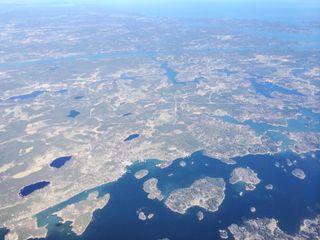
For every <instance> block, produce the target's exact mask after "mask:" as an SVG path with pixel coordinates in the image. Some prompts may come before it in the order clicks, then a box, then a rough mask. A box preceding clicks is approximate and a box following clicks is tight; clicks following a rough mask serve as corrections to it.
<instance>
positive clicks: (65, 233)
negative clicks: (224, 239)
mask: <svg viewBox="0 0 320 240" xmlns="http://www.w3.org/2000/svg"><path fill="white" fill-rule="evenodd" d="M287 159H290V160H291V161H292V162H295V163H294V165H293V166H288V165H287ZM181 160H182V159H177V160H175V161H174V162H173V164H172V165H170V166H169V167H167V168H164V169H161V168H159V167H157V166H156V165H157V164H158V163H159V161H157V160H149V161H145V162H137V163H135V164H134V165H132V166H130V167H129V168H128V171H127V172H126V173H125V174H124V175H123V176H122V177H121V178H120V179H119V180H118V181H116V182H114V183H109V184H105V185H103V186H100V187H97V188H95V189H91V190H88V191H86V192H84V193H82V194H79V195H78V196H76V197H74V198H72V199H71V200H69V201H67V202H65V203H62V204H59V205H58V206H55V207H53V208H50V209H49V210H47V211H45V212H43V213H41V214H39V215H38V218H39V224H40V225H44V224H47V223H49V236H48V237H47V238H46V239H50V240H56V239H92V240H94V239H159V238H165V237H167V238H169V239H219V238H218V237H219V235H218V230H219V229H225V228H227V227H228V226H229V225H230V224H232V223H237V224H241V222H242V220H244V219H249V218H256V217H269V218H276V219H278V220H279V226H280V227H281V228H282V229H283V230H284V231H286V232H288V233H295V232H297V231H298V228H299V225H300V223H301V221H302V220H303V219H304V218H312V217H314V216H316V215H317V214H319V213H320V191H315V189H320V174H319V172H320V152H316V153H313V154H311V153H310V154H304V155H300V156H299V155H296V154H294V153H291V152H286V153H281V154H276V155H248V156H244V157H238V158H236V159H235V160H236V161H237V164H235V165H228V164H225V163H223V162H221V161H219V160H217V159H212V158H210V157H207V156H205V155H204V154H203V153H202V152H196V153H194V154H192V155H191V156H190V157H188V158H184V159H183V160H184V161H185V162H186V166H185V167H181V166H180V165H179V161H181ZM276 162H278V163H279V165H280V166H279V167H276ZM236 167H250V168H251V169H253V170H254V171H255V172H256V173H257V174H258V177H259V178H260V179H261V182H260V184H258V185H257V188H256V189H255V190H254V191H245V189H244V185H242V184H235V185H232V184H229V182H228V181H229V177H230V173H231V172H232V170H233V169H234V168H236ZM295 168H301V169H303V171H304V172H305V174H306V178H305V179H304V180H301V179H298V178H296V177H294V176H293V175H292V174H291V171H292V170H293V169H295ZM140 169H148V170H149V175H148V176H146V177H144V178H143V179H140V180H138V179H136V178H135V177H134V173H135V172H136V171H138V170H140ZM205 176H210V177H222V178H224V179H225V181H226V183H227V185H226V192H225V193H226V197H225V199H224V201H223V203H222V205H221V206H220V207H219V210H218V211H217V212H213V213H212V212H206V211H205V210H203V209H201V208H199V207H193V208H191V209H189V210H188V212H187V213H186V214H184V215H181V214H178V213H175V212H172V211H171V210H170V209H168V208H167V207H166V206H165V205H164V203H163V202H160V201H158V200H150V199H148V198H147V194H146V193H145V192H144V191H143V189H142V187H143V182H144V181H145V180H147V179H149V178H151V177H155V178H157V179H158V180H159V182H158V187H159V188H160V190H161V191H162V193H163V194H164V195H165V196H168V194H169V193H170V192H171V191H172V190H174V189H177V188H182V187H188V186H190V185H191V184H192V182H194V181H195V180H197V179H199V178H203V177H205ZM267 184H272V185H273V190H267V189H266V188H265V185H267ZM92 191H99V193H100V195H101V196H102V195H105V194H106V193H110V195H111V198H110V201H109V203H108V204H107V206H106V207H105V208H103V209H101V210H97V211H96V212H95V213H94V217H93V220H92V222H91V223H90V225H89V227H88V229H87V230H86V231H85V233H84V234H83V235H82V236H76V235H75V234H74V233H72V232H71V231H70V226H69V224H68V223H66V224H61V223H59V219H58V218H57V217H55V216H52V215H51V214H52V213H53V212H54V211H57V210H58V209H60V208H62V207H63V206H65V205H67V204H70V203H72V202H77V201H79V200H81V199H84V198H86V196H87V195H88V193H90V192H92ZM240 192H244V194H243V196H240V195H239V193H240ZM251 207H255V208H256V209H257V210H256V212H255V213H252V212H250V208H251ZM139 210H142V211H144V212H145V213H146V214H149V213H153V214H154V215H155V216H154V218H152V219H151V220H147V221H141V220H139V219H138V215H137V211H139ZM199 210H202V211H203V212H204V219H203V220H202V221H199V220H198V218H197V216H196V213H197V211H199Z"/></svg>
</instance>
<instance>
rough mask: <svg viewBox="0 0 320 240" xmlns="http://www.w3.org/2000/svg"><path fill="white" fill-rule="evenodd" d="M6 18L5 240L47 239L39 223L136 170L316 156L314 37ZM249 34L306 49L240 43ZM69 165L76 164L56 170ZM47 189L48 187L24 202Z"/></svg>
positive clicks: (118, 20)
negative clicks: (145, 164)
mask: <svg viewBox="0 0 320 240" xmlns="http://www.w3.org/2000/svg"><path fill="white" fill-rule="evenodd" d="M8 8H10V6H8ZM30 8H31V7H30ZM9 10H10V11H4V10H1V15H0V18H1V21H0V29H1V33H0V45H1V51H0V53H1V54H0V83H1V84H0V159H1V162H0V228H2V227H5V228H7V229H9V230H10V231H11V233H10V235H7V236H6V238H7V239H9V237H10V236H14V238H15V239H19V240H24V239H27V238H30V237H39V238H40V237H44V236H46V234H47V229H46V227H45V226H41V227H39V226H38V225H37V218H36V215H37V214H38V213H41V212H43V211H44V210H46V209H48V208H50V207H54V206H56V205H57V204H59V203H61V202H64V201H66V200H68V199H70V198H72V197H73V196H75V195H77V194H79V193H81V192H83V191H86V190H88V189H92V188H94V187H96V186H99V185H102V184H105V183H108V182H113V181H116V180H117V179H119V178H120V177H121V176H122V175H123V173H124V172H125V171H126V167H127V166H129V165H131V164H133V162H135V161H136V160H147V159H159V160H162V161H164V162H171V161H173V160H174V159H176V158H179V157H185V156H188V155H190V154H191V153H193V152H195V151H198V150H204V151H205V153H206V154H207V155H208V156H211V157H214V158H217V159H219V160H221V161H225V162H229V163H230V162H234V161H233V160H230V159H231V158H233V157H235V156H242V155H246V154H258V153H275V152H279V151H282V150H288V149H289V150H291V151H294V152H297V153H301V152H308V151H313V150H317V149H319V148H320V133H319V131H318V130H317V129H318V125H317V124H318V123H317V121H315V120H314V119H315V118H316V117H317V116H319V112H320V105H319V97H320V96H319V94H318V93H319V84H318V82H319V70H320V65H319V61H318V60H319V52H317V51H313V50H312V48H309V50H308V51H305V52H302V51H298V50H297V51H295V50H294V49H296V48H299V46H301V45H303V44H304V42H305V37H307V36H308V35H309V34H312V31H313V30H314V29H315V28H316V27H317V26H316V25H313V24H311V23H302V24H301V25H298V26H292V25H286V24H283V25H275V24H273V23H270V22H263V21H262V22H259V23H256V22H255V21H241V20H211V19H208V20H207V21H205V22H203V21H202V20H200V19H199V20H194V21H193V23H194V24H192V25H190V24H188V22H184V21H175V20H174V19H168V18H152V17H145V16H141V15H130V14H119V13H111V12H108V11H106V10H105V9H103V8H100V9H97V8H77V7H63V6H59V7H58V8H55V7H52V8H50V11H49V10H48V9H42V7H37V8H36V9H35V10H34V11H36V12H37V14H34V11H25V10H24V9H23V8H14V7H12V8H10V9H9ZM31 10H32V8H31ZM40 10H41V11H40ZM195 26H196V27H195ZM221 26H224V28H221ZM245 28H249V29H253V30H255V29H262V30H271V31H272V30H273V29H276V30H278V31H282V32H295V33H297V34H301V35H303V36H304V40H303V41H298V40H297V41H289V42H288V41H283V40H281V39H277V38H271V39H270V38H269V37H263V36H259V37H255V36H254V34H253V35H252V34H249V33H246V32H245V31H244V32H239V29H245ZM249 32H250V31H249ZM302 47H303V46H302ZM301 66H303V68H301ZM261 89H263V90H264V91H261ZM315 116H316V117H315ZM297 125H298V126H302V127H301V128H299V130H297V128H296V126H297ZM63 156H72V159H71V160H70V161H68V162H67V163H65V164H64V165H63V166H62V167H60V168H55V167H51V166H50V164H51V163H52V161H53V160H54V159H57V158H59V157H63ZM41 181H46V182H50V184H49V185H48V186H46V187H44V188H42V189H39V190H36V191H33V192H32V193H30V194H28V195H26V196H21V195H20V194H19V193H20V191H21V189H23V188H24V187H25V186H26V185H28V186H33V184H34V183H37V182H41ZM28 189H29V188H28ZM111 198H112V196H111ZM88 204H89V203H88ZM67 209H68V208H67ZM63 211H64V210H62V212H63ZM65 211H66V210H65ZM179 211H180V210H179ZM181 211H182V210H181ZM62 212H61V213H62ZM79 214H81V213H79Z"/></svg>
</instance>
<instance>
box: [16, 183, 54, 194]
mask: <svg viewBox="0 0 320 240" xmlns="http://www.w3.org/2000/svg"><path fill="white" fill-rule="evenodd" d="M49 184H50V182H47V181H41V182H36V183H33V184H30V185H27V186H25V187H23V188H22V189H21V190H20V193H19V194H20V196H22V197H25V196H28V195H30V194H31V193H33V192H34V191H36V190H39V189H42V188H44V187H46V186H48V185H49Z"/></svg>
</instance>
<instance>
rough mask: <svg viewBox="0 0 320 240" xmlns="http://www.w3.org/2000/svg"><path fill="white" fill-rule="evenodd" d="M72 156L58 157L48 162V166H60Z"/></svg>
mask: <svg viewBox="0 0 320 240" xmlns="http://www.w3.org/2000/svg"><path fill="white" fill-rule="evenodd" d="M71 158H72V156H64V157H58V158H56V159H54V160H53V161H52V162H51V163H50V167H54V168H61V167H62V166H63V165H64V164H65V163H66V162H68V161H69V160H71Z"/></svg>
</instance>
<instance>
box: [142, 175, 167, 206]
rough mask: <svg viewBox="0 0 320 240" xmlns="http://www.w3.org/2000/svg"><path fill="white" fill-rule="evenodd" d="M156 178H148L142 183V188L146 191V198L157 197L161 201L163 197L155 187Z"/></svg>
mask: <svg viewBox="0 0 320 240" xmlns="http://www.w3.org/2000/svg"><path fill="white" fill-rule="evenodd" d="M157 184H158V179H156V178H150V179H149V180H147V181H145V182H144V183H143V190H144V191H145V192H146V193H148V198H150V199H158V200H159V201H161V200H162V199H163V195H162V193H161V191H160V190H159V189H158V187H157Z"/></svg>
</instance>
